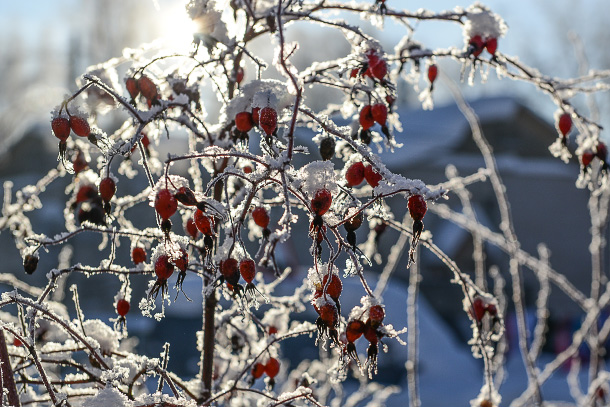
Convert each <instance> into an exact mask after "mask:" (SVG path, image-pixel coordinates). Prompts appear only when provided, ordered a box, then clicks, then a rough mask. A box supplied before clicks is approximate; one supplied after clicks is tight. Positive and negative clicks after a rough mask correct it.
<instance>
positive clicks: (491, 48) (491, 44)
mask: <svg viewBox="0 0 610 407" xmlns="http://www.w3.org/2000/svg"><path fill="white" fill-rule="evenodd" d="M485 47H486V48H487V52H489V53H490V54H491V55H494V56H495V55H496V50H497V49H498V39H497V38H494V37H492V38H488V39H487V41H485Z"/></svg>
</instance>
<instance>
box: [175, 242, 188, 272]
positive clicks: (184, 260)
mask: <svg viewBox="0 0 610 407" xmlns="http://www.w3.org/2000/svg"><path fill="white" fill-rule="evenodd" d="M174 265H175V266H176V267H178V270H180V271H182V272H183V273H184V272H185V271H186V269H187V268H188V265H189V255H188V253H187V252H186V250H184V249H182V248H180V256H178V258H177V259H176V260H174Z"/></svg>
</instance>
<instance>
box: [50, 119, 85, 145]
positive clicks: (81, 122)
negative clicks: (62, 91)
mask: <svg viewBox="0 0 610 407" xmlns="http://www.w3.org/2000/svg"><path fill="white" fill-rule="evenodd" d="M68 116H69V119H68V118H66V117H64V116H58V117H56V118H54V119H53V120H52V121H51V129H52V130H53V134H54V135H55V137H57V138H58V139H59V141H60V142H64V143H65V142H66V140H68V137H70V131H73V132H74V134H76V135H77V136H79V137H89V135H90V134H91V127H90V126H89V122H88V121H87V119H85V118H84V117H81V116H76V115H71V114H68Z"/></svg>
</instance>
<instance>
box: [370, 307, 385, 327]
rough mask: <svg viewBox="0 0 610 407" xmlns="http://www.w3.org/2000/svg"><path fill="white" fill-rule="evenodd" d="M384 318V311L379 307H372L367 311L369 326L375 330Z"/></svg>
mask: <svg viewBox="0 0 610 407" xmlns="http://www.w3.org/2000/svg"><path fill="white" fill-rule="evenodd" d="M384 318H385V311H384V309H383V307H382V306H381V305H373V306H372V307H371V308H370V309H369V320H370V321H371V325H372V326H374V327H375V328H377V327H378V326H379V325H380V324H381V323H382V322H383V319H384Z"/></svg>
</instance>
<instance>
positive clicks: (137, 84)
mask: <svg viewBox="0 0 610 407" xmlns="http://www.w3.org/2000/svg"><path fill="white" fill-rule="evenodd" d="M125 87H126V88H127V92H129V96H131V100H132V102H133V103H135V101H136V100H137V98H138V96H140V95H142V97H143V98H144V99H145V100H146V104H147V105H148V107H149V108H150V107H151V106H152V105H153V104H156V103H158V101H159V98H160V95H159V89H158V88H157V85H155V83H154V82H153V81H152V79H150V78H149V77H148V76H146V75H144V74H142V75H140V77H139V78H138V79H136V78H134V77H129V78H127V79H125Z"/></svg>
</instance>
